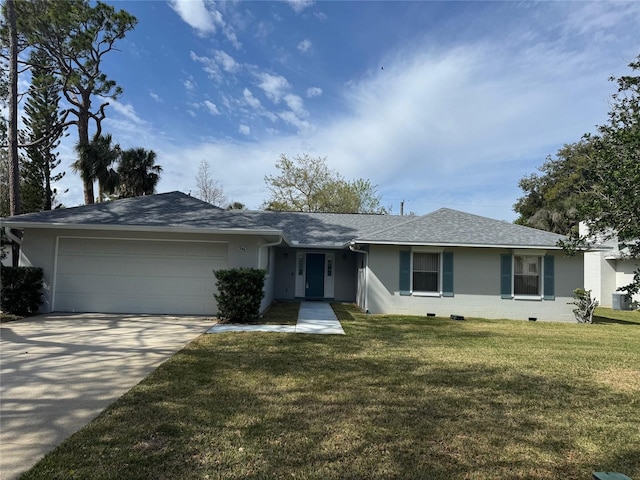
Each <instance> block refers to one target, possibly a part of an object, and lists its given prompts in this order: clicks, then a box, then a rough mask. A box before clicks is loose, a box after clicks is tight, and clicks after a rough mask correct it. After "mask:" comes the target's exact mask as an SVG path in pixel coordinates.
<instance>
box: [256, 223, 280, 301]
mask: <svg viewBox="0 0 640 480" xmlns="http://www.w3.org/2000/svg"><path fill="white" fill-rule="evenodd" d="M281 243H282V235H280V238H279V239H278V241H276V242H271V243H265V244H264V245H260V246H259V247H258V268H259V267H260V264H261V260H262V248H263V247H266V249H267V255H269V247H275V246H276V245H280V244H281ZM274 263H275V262H274ZM270 267H271V268H275V266H274V265H270ZM268 273H269V271H267V274H268ZM274 281H275V280H273V279H270V280H269V282H270V284H271V287H270V288H271V289H272V290H273V289H274V288H272V287H273V282H274ZM265 287H266V284H265ZM272 293H273V292H272ZM272 297H273V295H272ZM260 303H261V305H262V302H260ZM267 307H268V305H266V306H265V309H266V308H267ZM262 313H264V310H263V309H262V306H261V308H260V314H262Z"/></svg>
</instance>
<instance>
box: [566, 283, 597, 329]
mask: <svg viewBox="0 0 640 480" xmlns="http://www.w3.org/2000/svg"><path fill="white" fill-rule="evenodd" d="M573 298H574V301H573V302H569V303H570V304H571V305H575V306H576V308H574V309H573V314H574V315H575V316H576V320H577V321H578V323H593V312H594V311H595V309H596V307H597V306H598V304H599V302H598V300H596V299H595V298H591V290H585V289H584V288H576V289H575V290H574V291H573Z"/></svg>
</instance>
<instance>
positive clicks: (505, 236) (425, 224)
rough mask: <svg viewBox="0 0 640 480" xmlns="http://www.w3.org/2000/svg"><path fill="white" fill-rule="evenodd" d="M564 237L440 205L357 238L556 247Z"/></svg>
mask: <svg viewBox="0 0 640 480" xmlns="http://www.w3.org/2000/svg"><path fill="white" fill-rule="evenodd" d="M564 238H566V237H564V236H562V235H558V234H555V233H550V232H545V231H543V230H537V229H535V228H530V227H524V226H522V225H516V224H513V223H508V222H503V221H500V220H494V219H492V218H487V217H480V216H478V215H472V214H470V213H464V212H459V211H457V210H451V209H449V208H441V209H440V210H436V211H435V212H432V213H429V214H427V215H423V216H421V217H414V218H412V219H410V220H408V221H406V222H405V223H403V224H401V225H397V226H394V227H392V228H387V229H384V230H379V231H377V232H373V233H370V234H367V235H363V236H361V237H360V238H358V239H357V240H358V243H392V244H396V243H404V244H420V245H469V246H484V245H487V246H504V247H545V248H549V247H557V243H558V241H559V240H561V239H564Z"/></svg>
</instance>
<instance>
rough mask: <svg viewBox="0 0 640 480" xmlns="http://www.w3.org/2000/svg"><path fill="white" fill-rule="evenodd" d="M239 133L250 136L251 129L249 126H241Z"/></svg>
mask: <svg viewBox="0 0 640 480" xmlns="http://www.w3.org/2000/svg"><path fill="white" fill-rule="evenodd" d="M238 132H240V133H241V134H242V135H245V136H249V135H251V127H249V126H248V125H240V126H239V127H238Z"/></svg>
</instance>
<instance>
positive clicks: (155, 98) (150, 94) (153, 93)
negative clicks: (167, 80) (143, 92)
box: [149, 92, 164, 103]
mask: <svg viewBox="0 0 640 480" xmlns="http://www.w3.org/2000/svg"><path fill="white" fill-rule="evenodd" d="M149 96H150V97H151V98H153V99H154V100H155V101H156V102H158V103H163V102H164V100H162V98H161V97H160V95H158V94H157V93H155V92H149Z"/></svg>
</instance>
